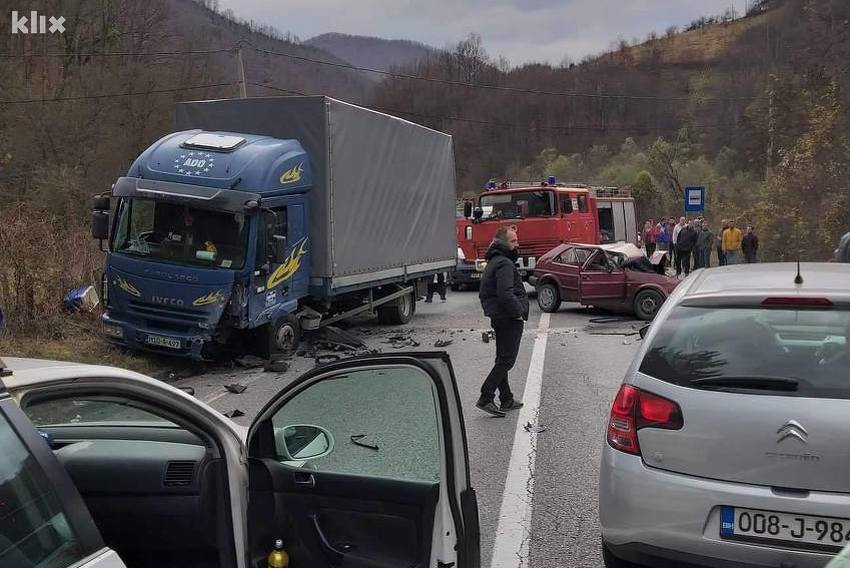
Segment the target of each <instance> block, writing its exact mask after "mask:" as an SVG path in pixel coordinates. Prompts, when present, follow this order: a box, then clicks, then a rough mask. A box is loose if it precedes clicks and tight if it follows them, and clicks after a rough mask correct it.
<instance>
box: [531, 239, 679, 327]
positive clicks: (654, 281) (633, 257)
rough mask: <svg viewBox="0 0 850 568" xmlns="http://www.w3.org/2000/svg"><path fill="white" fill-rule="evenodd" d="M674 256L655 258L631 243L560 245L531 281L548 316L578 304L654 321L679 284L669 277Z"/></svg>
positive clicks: (542, 259) (658, 254)
mask: <svg viewBox="0 0 850 568" xmlns="http://www.w3.org/2000/svg"><path fill="white" fill-rule="evenodd" d="M668 260H669V259H668V256H667V253H665V252H656V253H655V254H654V255H652V259H649V258H647V257H646V255H645V254H644V253H643V251H641V249H639V248H637V247H636V246H634V245H632V244H629V243H617V244H612V245H583V244H574V243H567V244H563V245H559V246H557V247H555V248H554V249H552V250H551V251H549V252H548V253H546V254H545V255H543V256H542V257H540V259H539V260H538V261H537V264H536V265H535V267H534V275H533V277H532V278H531V279H530V282H531V284H532V285H533V286H535V287H536V288H537V303H538V305H539V306H540V309H541V310H543V311H544V312H556V311H558V309H559V308H560V307H561V303H562V302H577V303H579V304H582V305H585V306H595V307H597V308H603V309H607V310H612V311H616V312H625V313H630V314H634V315H635V316H637V317H638V318H639V319H642V320H651V319H653V318H654V317H655V314H656V313H658V310H659V308H661V305H662V304H663V303H664V300H666V299H667V296H669V295H670V293H672V292H673V289H674V288H676V286H677V285H678V284H679V280H678V279H677V278H676V277H674V276H667V275H666V269H667V264H668Z"/></svg>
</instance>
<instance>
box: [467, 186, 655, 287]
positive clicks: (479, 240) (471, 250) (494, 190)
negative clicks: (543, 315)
mask: <svg viewBox="0 0 850 568" xmlns="http://www.w3.org/2000/svg"><path fill="white" fill-rule="evenodd" d="M487 187H488V189H487V191H486V192H484V193H482V194H480V195H479V196H478V198H477V199H475V200H474V201H467V202H465V203H464V212H463V218H459V219H457V237H458V256H459V257H462V259H463V260H464V261H465V262H464V264H465V265H466V266H467V267H468V268H469V269H470V270H471V269H472V263H473V261H474V263H475V264H474V266H475V269H476V271H477V272H481V271H483V270H484V266H485V261H484V254H485V253H486V252H487V248H488V247H489V246H490V243H491V242H492V240H493V236H494V234H495V233H496V229H498V228H499V227H501V226H503V225H509V226H510V225H513V226H515V227H516V229H517V233H518V235H519V243H520V244H519V246H520V248H519V254H520V258H519V260H518V261H517V266H518V268H519V269H520V272H521V274H522V275H523V277H525V278H527V277H528V275H529V274H531V272H532V270H534V264H535V261H536V259H537V258H538V257H540V256H541V255H543V254H545V253H547V252H549V251H550V250H552V249H553V248H555V247H556V246H558V245H559V244H561V243H570V242H571V243H585V244H603V243H613V242H620V241H624V242H630V243H635V242H636V241H637V236H638V228H637V220H636V218H635V204H634V199H633V198H632V197H631V194H630V192H629V191H628V190H621V189H617V188H608V187H604V188H597V187H589V186H587V185H585V184H580V183H557V182H556V180H555V178H554V177H552V176H550V177H549V178H548V180H547V181H544V182H541V183H538V184H534V183H531V182H503V183H502V184H500V185H497V184H496V183H495V182H492V181H491V182H489V183H488V184H487ZM458 266H460V262H459V263H458Z"/></svg>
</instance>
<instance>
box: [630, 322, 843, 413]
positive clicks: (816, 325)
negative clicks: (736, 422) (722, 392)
mask: <svg viewBox="0 0 850 568" xmlns="http://www.w3.org/2000/svg"><path fill="white" fill-rule="evenodd" d="M656 325H657V326H658V329H657V331H656V335H655V337H654V339H653V340H652V344H651V345H650V346H649V350H648V351H647V353H646V356H645V357H644V358H643V361H642V362H641V365H640V372H642V373H644V374H647V375H650V376H652V377H654V378H657V379H661V380H663V381H667V382H670V383H674V384H677V385H681V386H690V387H697V388H713V389H714V388H727V386H729V388H747V387H753V388H758V389H759V390H760V391H763V392H769V393H770V394H785V395H789V396H806V397H820V398H850V311H847V310H795V309H759V308H746V309H744V308H725V309H717V308H702V307H685V306H678V307H676V308H675V309H674V310H673V311H672V312H671V314H670V315H669V317H668V318H667V319H665V320H663V321H659V322H658V323H657V324H656ZM788 379H790V381H788ZM794 381H796V383H797V388H794V389H790V388H787V385H788V384H789V383H792V382H794ZM724 383H725V385H726V386H724ZM783 385H785V387H783ZM774 390H776V391H783V392H773V391H774Z"/></svg>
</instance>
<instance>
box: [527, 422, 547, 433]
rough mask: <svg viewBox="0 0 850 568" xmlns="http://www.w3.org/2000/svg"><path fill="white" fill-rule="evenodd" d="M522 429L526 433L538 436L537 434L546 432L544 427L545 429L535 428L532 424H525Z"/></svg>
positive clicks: (541, 427) (542, 427) (543, 427)
mask: <svg viewBox="0 0 850 568" xmlns="http://www.w3.org/2000/svg"><path fill="white" fill-rule="evenodd" d="M523 429H524V430H525V431H526V432H529V433H534V434H539V433H541V432H545V431H546V427H545V426H535V425H534V424H532V423H531V422H526V423H525V426H523Z"/></svg>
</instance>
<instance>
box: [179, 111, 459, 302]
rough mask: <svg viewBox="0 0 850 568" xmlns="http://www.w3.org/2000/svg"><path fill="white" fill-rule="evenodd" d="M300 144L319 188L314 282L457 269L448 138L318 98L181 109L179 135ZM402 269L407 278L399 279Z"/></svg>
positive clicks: (315, 191)
mask: <svg viewBox="0 0 850 568" xmlns="http://www.w3.org/2000/svg"><path fill="white" fill-rule="evenodd" d="M193 128H201V129H204V130H218V131H229V132H241V133H250V134H264V135H268V136H274V137H276V138H281V139H295V140H298V141H299V142H300V143H301V145H302V146H303V147H304V149H305V150H306V151H307V153H308V154H309V157H310V161H311V164H312V167H313V178H314V187H313V189H312V191H311V193H312V198H311V203H312V210H311V223H312V227H311V229H310V240H311V241H312V247H311V252H312V266H311V272H312V274H311V277H312V278H317V277H319V278H326V279H328V278H329V279H331V280H332V282H333V284H332V286H333V287H336V286H337V285H342V282H343V281H345V282H354V281H357V280H363V281H365V278H355V276H356V275H360V276H363V277H366V276H368V275H369V274H374V273H383V274H386V273H387V272H388V271H389V272H391V273H401V274H403V273H404V272H405V271H410V272H416V271H419V270H423V269H425V267H427V268H428V269H430V270H436V269H443V270H447V269H451V268H453V267H454V265H455V261H456V255H457V243H456V236H455V208H456V205H455V164H454V151H453V147H452V138H451V136H449V135H448V134H444V133H442V132H438V131H436V130H432V129H430V128H426V127H424V126H420V125H417V124H413V123H411V122H408V121H406V120H402V119H400V118H396V117H393V116H389V115H386V114H382V113H379V112H375V111H372V110H369V109H365V108H362V107H358V106H355V105H352V104H348V103H344V102H341V101H337V100H335V99H331V98H328V97H322V96H308V97H267V98H246V99H231V100H216V101H199V102H187V103H179V104H178V105H177V129H178V130H188V129H193ZM399 269H401V271H399Z"/></svg>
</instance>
